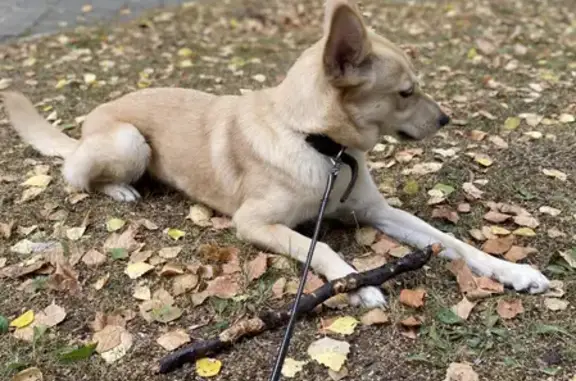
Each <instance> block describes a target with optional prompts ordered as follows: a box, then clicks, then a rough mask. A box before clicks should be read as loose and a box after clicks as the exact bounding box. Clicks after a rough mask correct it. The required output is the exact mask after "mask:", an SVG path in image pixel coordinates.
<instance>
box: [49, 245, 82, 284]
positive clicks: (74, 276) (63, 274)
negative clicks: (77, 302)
mask: <svg viewBox="0 0 576 381" xmlns="http://www.w3.org/2000/svg"><path fill="white" fill-rule="evenodd" d="M49 261H50V262H51V264H52V266H54V267H55V268H56V270H55V271H54V272H53V273H52V274H51V275H50V276H49V278H48V282H47V284H48V286H49V287H51V288H53V289H55V290H58V291H69V292H71V293H73V294H74V293H77V292H79V291H80V289H81V286H80V283H79V282H78V273H77V272H76V271H75V270H74V269H73V268H72V266H70V264H69V263H68V261H67V260H66V258H65V257H64V255H63V254H62V253H60V252H53V253H52V255H51V256H50V259H49Z"/></svg>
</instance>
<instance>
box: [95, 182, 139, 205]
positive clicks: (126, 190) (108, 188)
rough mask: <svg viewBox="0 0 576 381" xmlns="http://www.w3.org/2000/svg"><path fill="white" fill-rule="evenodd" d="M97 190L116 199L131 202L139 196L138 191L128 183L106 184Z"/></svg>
mask: <svg viewBox="0 0 576 381" xmlns="http://www.w3.org/2000/svg"><path fill="white" fill-rule="evenodd" d="M99 190H100V191H101V192H102V193H105V194H107V195H108V196H110V197H112V198H113V199H114V200H116V201H124V202H132V201H136V200H137V199H139V198H140V193H138V191H137V190H136V189H135V188H134V187H133V186H132V185H128V184H106V185H103V186H102V187H101V188H100V189H99Z"/></svg>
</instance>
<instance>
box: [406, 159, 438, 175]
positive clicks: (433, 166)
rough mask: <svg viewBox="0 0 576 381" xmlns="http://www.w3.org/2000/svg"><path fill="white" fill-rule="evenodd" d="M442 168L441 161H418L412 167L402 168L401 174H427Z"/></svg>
mask: <svg viewBox="0 0 576 381" xmlns="http://www.w3.org/2000/svg"><path fill="white" fill-rule="evenodd" d="M440 169H442V163H437V162H430V163H418V164H416V165H414V167H412V168H409V169H404V170H403V171H402V174H403V175H427V174H430V173H435V172H438V171H439V170H440Z"/></svg>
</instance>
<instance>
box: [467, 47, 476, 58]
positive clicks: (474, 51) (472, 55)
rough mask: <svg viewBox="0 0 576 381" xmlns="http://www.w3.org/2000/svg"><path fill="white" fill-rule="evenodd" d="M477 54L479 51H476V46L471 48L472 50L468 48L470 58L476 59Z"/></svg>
mask: <svg viewBox="0 0 576 381" xmlns="http://www.w3.org/2000/svg"><path fill="white" fill-rule="evenodd" d="M477 55H478V53H477V52H476V48H470V50H468V54H467V57H468V59H469V60H471V59H474V57H476V56H477Z"/></svg>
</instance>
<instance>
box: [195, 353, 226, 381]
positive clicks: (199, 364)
mask: <svg viewBox="0 0 576 381" xmlns="http://www.w3.org/2000/svg"><path fill="white" fill-rule="evenodd" d="M220 369H222V362H221V361H220V360H216V359H211V358H207V357H205V358H202V359H199V360H196V374H197V375H199V376H200V377H214V376H216V375H217V374H218V373H220Z"/></svg>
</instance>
